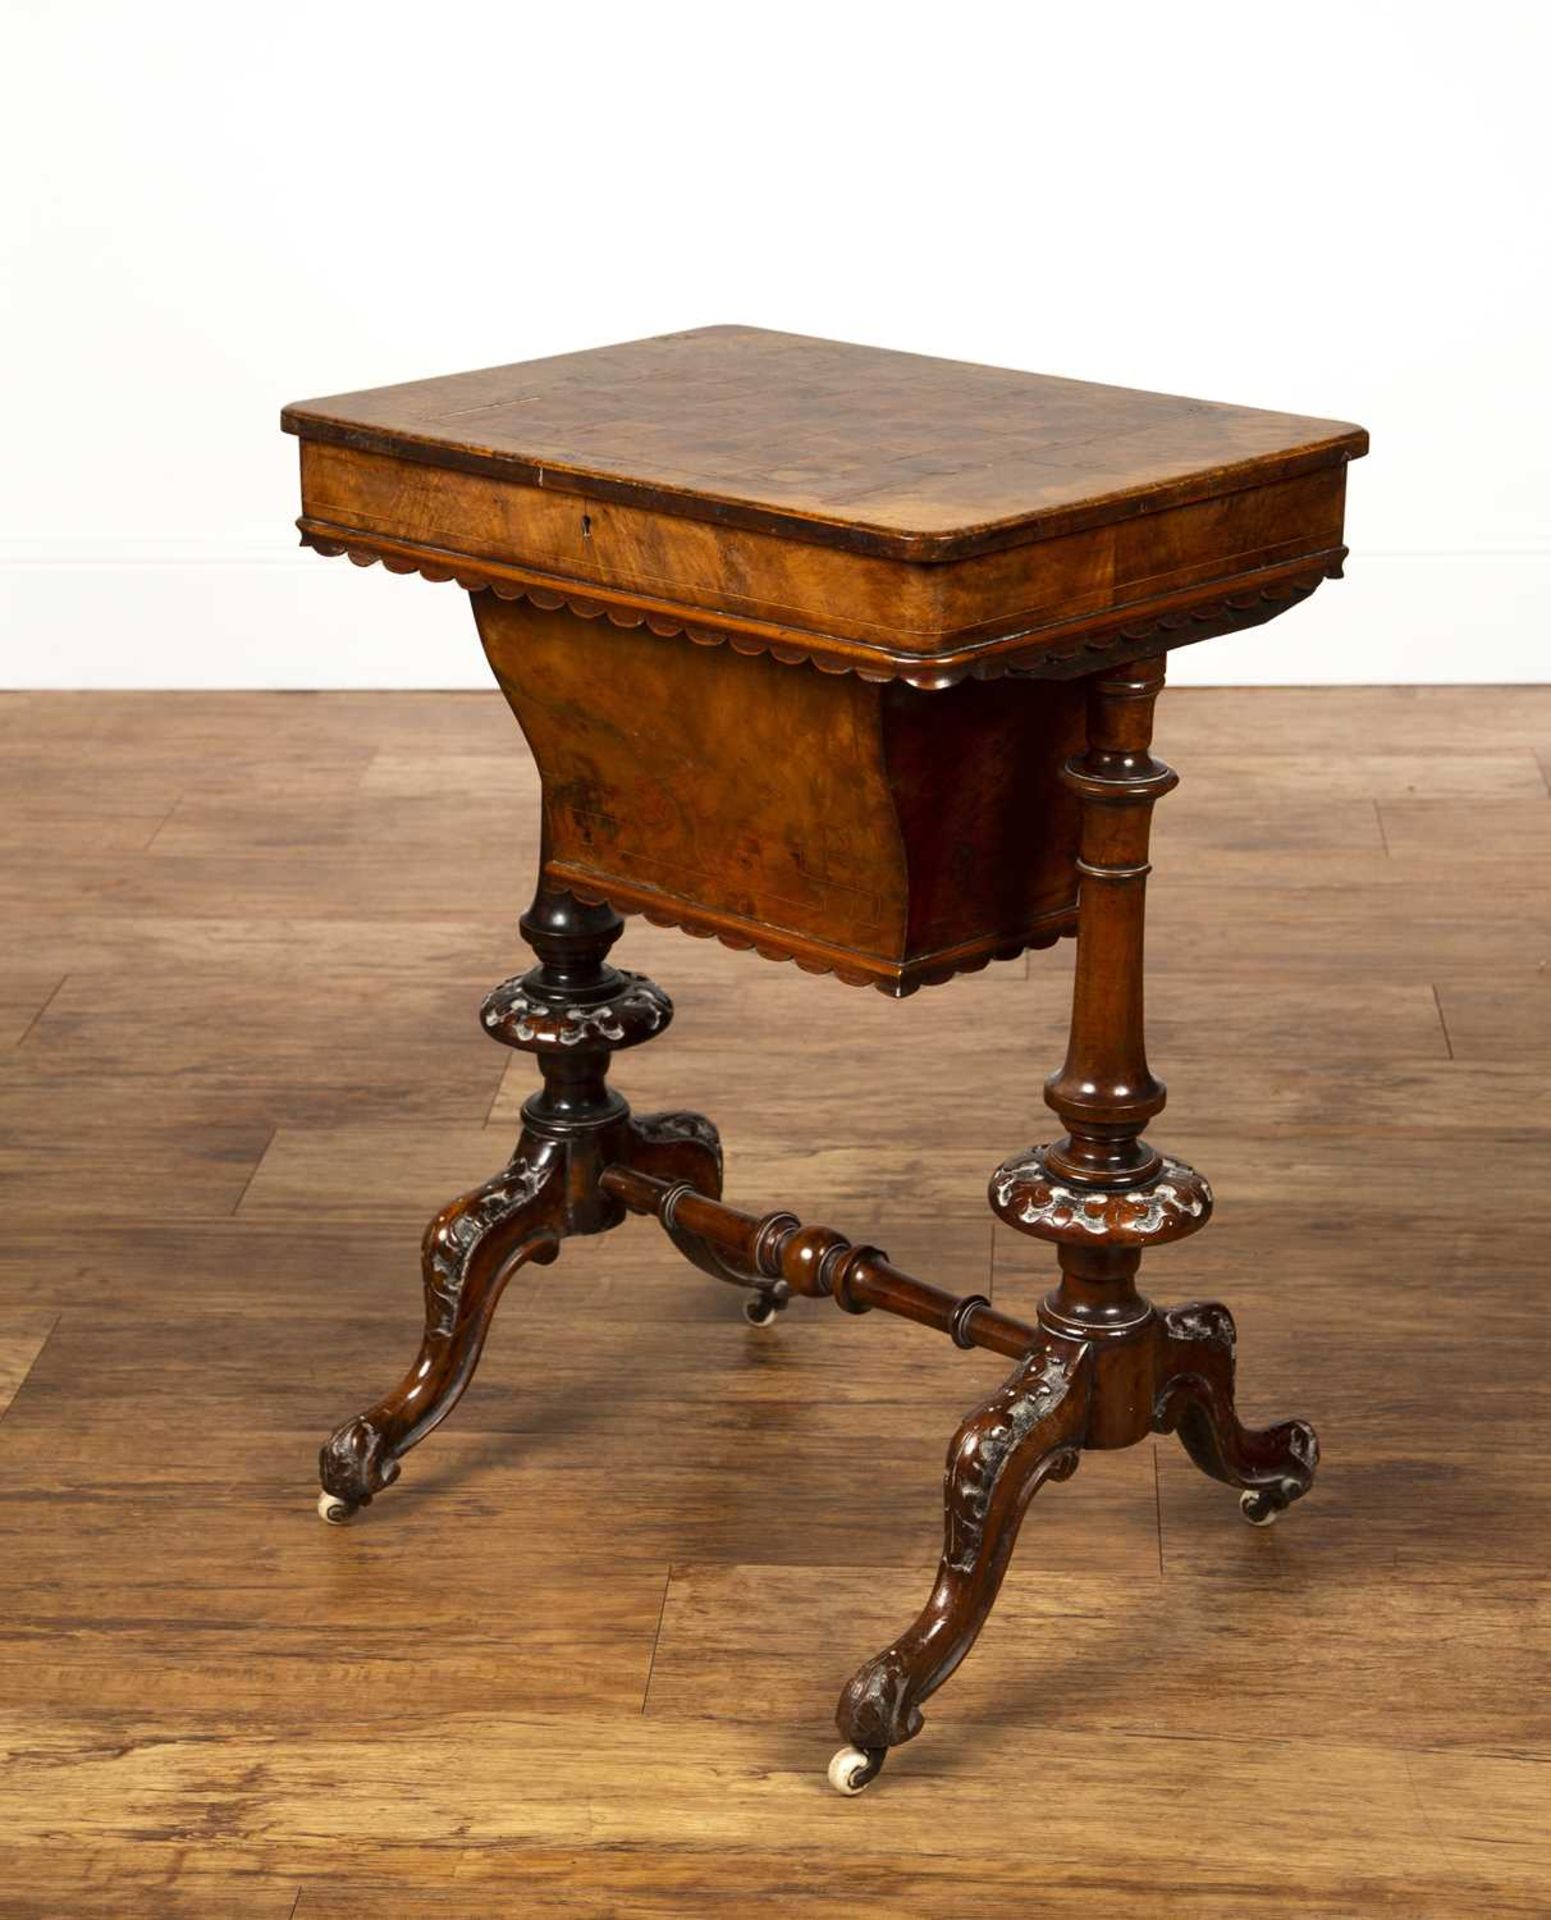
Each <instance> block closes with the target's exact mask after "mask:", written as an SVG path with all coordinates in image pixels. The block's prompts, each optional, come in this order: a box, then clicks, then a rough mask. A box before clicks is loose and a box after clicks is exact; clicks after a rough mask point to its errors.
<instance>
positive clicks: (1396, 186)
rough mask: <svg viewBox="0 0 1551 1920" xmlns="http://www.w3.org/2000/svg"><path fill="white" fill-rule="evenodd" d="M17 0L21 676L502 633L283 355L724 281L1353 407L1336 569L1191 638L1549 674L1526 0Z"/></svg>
mask: <svg viewBox="0 0 1551 1920" xmlns="http://www.w3.org/2000/svg"><path fill="white" fill-rule="evenodd" d="M0 19H3V21H4V45H3V47H0V69H3V78H0V89H3V98H0V164H3V168H4V179H5V182H6V187H5V193H4V197H3V204H0V248H3V257H0V367H3V369H4V379H5V381H6V385H7V391H6V395H5V402H4V428H5V441H6V456H7V457H6V460H5V463H4V477H3V522H0V542H3V544H0V620H3V625H0V648H3V658H0V683H3V684H8V685H12V686H121V687H124V686H287V687H295V686H334V687H338V686H385V687H391V686H449V687H450V686H483V685H486V684H488V682H487V680H486V671H485V667H484V663H483V660H482V658H481V656H480V654H479V650H478V646H477V643H476V640H475V636H474V630H473V622H472V621H471V620H470V618H469V617H468V612H467V609H466V608H465V607H464V606H463V605H462V604H461V597H460V596H459V595H458V594H457V591H456V589H454V588H451V587H431V586H428V585H426V584H425V583H424V582H422V581H418V580H405V579H395V578H391V577H388V576H386V575H384V574H383V573H382V572H381V570H380V569H377V570H373V571H372V572H370V573H359V572H357V571H356V570H355V569H354V568H351V567H349V566H347V565H346V564H345V563H344V562H342V561H332V562H324V561H320V560H318V559H316V558H314V557H312V556H310V555H303V554H301V553H299V552H297V551H296V550H295V548H294V544H293V543H294V534H293V533H292V530H291V520H292V517H293V516H294V514H295V513H296V511H297V504H296V499H295V492H296V480H295V458H296V455H295V442H294V441H292V440H290V439H288V438H282V436H281V435H280V433H279V431H278V429H277V426H276V415H277V413H278V410H279V408H280V405H281V403H282V402H284V401H287V400H292V399H300V398H304V397H308V396H311V395H316V394H324V393H331V392H337V391H340V390H342V389H346V388H353V387H363V386H371V385H376V384H378V383H382V382H386V381H393V380H400V379H411V378H416V377H419V376H422V375H427V374H437V373H446V372H453V371H456V370H458V369H460V368H464V367H476V366H486V365H490V364H492V363H495V362H500V361H505V360H519V359H527V358H531V357H533V356H535V355H539V354H546V353H555V352H562V351H566V350H568V349H571V348H575V347H581V346H590V345H596V344H602V343H604V342H607V341H611V340H621V339H629V338H632V337H635V336H637V335H641V334H648V333H660V332H665V331H668V330H670V329H674V328H679V327H687V326H695V325H701V324H705V323H709V322H713V321H725V320H736V321H744V322H750V323H757V324H761V325H766V326H773V327H781V328H787V329H790V330H792V331H796V332H804V333H819V334H828V335H831V336H834V337H836V338H840V339H848V340H858V341H865V342H870V343H875V344H879V345H885V346H898V347H906V348H910V349H914V350H916V351H920V352H925V353H940V354H947V355H951V356H954V357H957V358H963V359H972V360H984V361H990V362H995V363H998V364H1002V365H1006V366H1016V367H1026V368H1034V369H1037V370H1039V371H1043V372H1052V373H1062V374H1068V375H1074V376H1077V377H1082V378H1089V379H1095V380H1103V381H1113V382H1118V383H1120V384H1124V385H1131V386H1143V387H1156V388H1160V389H1164V390H1167V391H1172V392H1177V393H1187V394H1195V395H1203V396H1205V397H1207V398H1211V399H1220V400H1237V401H1245V402H1248V403H1251V404H1255V405H1264V406H1271V407H1279V408H1287V409H1290V410H1293V411H1299V412H1305V413H1313V414H1324V415H1332V416H1335V417H1337V418H1342V419H1350V420H1357V421H1360V422H1361V423H1362V424H1363V425H1365V426H1367V427H1368V428H1370V429H1371V431H1372V434H1373V442H1374V451H1373V453H1372V454H1371V455H1370V457H1369V458H1368V459H1367V460H1365V461H1363V462H1361V463H1360V464H1358V465H1357V466H1355V467H1354V468H1353V470H1352V484H1351V503H1350V516H1349V529H1350V531H1349V539H1350V541H1351V544H1352V548H1353V558H1352V561H1351V563H1350V565H1349V570H1348V571H1349V577H1348V580H1347V581H1346V583H1345V584H1343V585H1337V586H1333V587H1327V588H1326V589H1325V590H1324V591H1323V592H1321V593H1320V594H1319V595H1317V596H1316V597H1315V599H1314V600H1313V601H1311V602H1310V603H1309V605H1308V606H1306V607H1304V608H1301V609H1299V610H1298V611H1297V612H1295V613H1293V614H1292V615H1291V616H1290V617H1289V619H1288V620H1287V621H1285V622H1283V623H1281V624H1279V625H1278V626H1275V627H1271V628H1267V629H1264V630H1263V631H1261V632H1258V633H1250V634H1243V635H1238V636H1236V637H1234V638H1232V639H1228V640H1220V641H1215V642H1213V643H1212V644H1211V645H1210V646H1209V647H1206V648H1204V649H1201V650H1199V651H1191V650H1188V649H1187V650H1186V651H1185V652H1184V653H1183V654H1181V655H1180V656H1178V658H1177V670H1176V673H1175V678H1176V679H1179V680H1190V679H1197V680H1202V679H1210V680H1215V681H1235V682H1246V683H1248V682H1256V681H1282V680H1287V679H1291V678H1299V679H1303V680H1311V681H1377V680H1397V681H1445V680H1476V679H1479V680H1494V681H1505V680H1538V679H1545V678H1547V677H1551V676H1548V674H1547V669H1546V659H1547V654H1546V648H1545V645H1544V641H1543V634H1544V630H1545V613H1544V609H1545V608H1546V606H1547V605H1548V604H1551V593H1548V591H1547V588H1548V587H1551V573H1548V566H1551V533H1548V529H1551V392H1548V380H1547V347H1548V329H1547V316H1548V308H1551V302H1548V292H1551V246H1548V233H1547V203H1548V197H1551V196H1548V189H1551V139H1548V134H1547V127H1548V124H1551V115H1548V111H1547V107H1546V91H1547V82H1548V77H1551V7H1548V6H1546V5H1544V4H1510V3H1509V0H1476V4H1474V5H1473V6H1471V7H1469V8H1460V7H1457V6H1450V7H1447V8H1445V7H1443V6H1441V5H1435V4H1429V3H1428V0H1411V4H1400V0H1396V3H1395V4H1386V3H1385V0H1336V3H1334V4H1331V3H1329V0H1312V3H1311V0H1304V3H1303V4H1301V5H1299V6H1297V7H1260V6H1250V5H1246V4H1244V0H1231V3H1229V4H1216V3H1215V0H1212V3H1211V4H1193V3H1192V0H1181V4H1179V5H1176V6H1171V7H1162V6H1158V5H1157V4H1156V0H1147V3H1146V4H1137V5H1132V4H1109V5H1105V4H1099V3H1096V4H1093V5H1089V6H1086V7H1077V8H1073V7H1069V6H1067V5H1064V4H1063V5H1045V4H1021V5H1019V4H1000V5H982V6H974V5H959V6H956V7H951V8H949V7H936V6H934V7H926V6H914V5H911V4H908V0H904V3H902V0H896V3H895V4H890V5H874V4H851V5H847V4H844V0H827V3H826V4H823V5H814V4H810V3H809V0H782V4H781V5H780V6H778V7H775V8H745V7H739V6H737V5H736V4H731V3H730V0H719V4H716V5H701V4H684V3H682V0H681V3H679V4H674V3H673V0H659V3H658V4H640V3H639V0H638V3H637V4H633V5H622V4H615V3H613V0H586V4H577V5H574V6H570V7H566V6H559V7H556V6H552V5H546V6H544V7H543V8H538V7H531V6H528V5H525V4H521V0H508V3H507V4H460V3H459V0H449V3H448V4H444V5H442V6H440V7H427V6H425V5H424V4H419V5H402V4H396V3H387V4H385V3H384V0H378V3H377V4H375V5H370V6H368V5H360V4H353V3H350V0H334V4H330V5H322V4H319V3H318V0H308V3H307V4H305V5H303V4H300V3H299V0H286V3H285V4H271V5H270V6H267V7H262V8H259V7H252V6H249V7H246V8H240V9H239V8H234V7H223V6H219V5H210V4H208V0H204V3H203V4H199V5H182V4H157V0H140V3H139V4H120V5H112V4H103V3H102V0H96V3H95V4H94V3H92V0H74V3H73V4H71V5H68V6H66V5H60V4H57V0H56V3H55V4H46V0H31V3H28V0H0ZM1295 640H1296V643H1297V644H1296V646H1295V645H1294V644H1293V643H1294V641H1295Z"/></svg>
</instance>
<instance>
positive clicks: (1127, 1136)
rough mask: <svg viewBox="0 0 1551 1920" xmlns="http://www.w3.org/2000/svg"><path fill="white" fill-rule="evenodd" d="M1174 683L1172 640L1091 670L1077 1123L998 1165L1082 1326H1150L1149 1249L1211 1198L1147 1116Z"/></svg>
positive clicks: (1083, 773)
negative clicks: (1150, 975) (1150, 1127)
mask: <svg viewBox="0 0 1551 1920" xmlns="http://www.w3.org/2000/svg"><path fill="white" fill-rule="evenodd" d="M1162 687H1163V656H1162V655H1161V654H1157V655H1153V656H1152V657H1150V658H1148V659H1144V660H1136V661H1132V662H1131V663H1130V664H1129V665H1127V666H1124V667H1116V668H1111V669H1109V670H1107V671H1105V672H1102V673H1099V674H1096V675H1094V677H1093V678H1092V679H1091V680H1090V681H1089V682H1088V689H1087V745H1086V747H1085V749H1084V751H1083V752H1082V753H1080V754H1078V755H1077V756H1076V757H1075V758H1074V759H1072V760H1070V761H1068V763H1067V765H1066V767H1065V768H1064V769H1063V772H1062V779H1063V780H1064V781H1065V783H1066V785H1067V786H1068V787H1070V788H1071V789H1072V791H1073V792H1074V793H1075V794H1076V795H1077V796H1078V799H1079V801H1080V802H1081V806H1082V831H1081V838H1080V842H1079V851H1078V860H1077V867H1078V873H1079V876H1080V877H1079V882H1078V900H1077V961H1076V969H1075V975H1074V980H1073V987H1072V1024H1071V1032H1070V1036H1069V1039H1068V1042H1067V1050H1066V1060H1065V1063H1064V1064H1063V1065H1062V1067H1061V1069H1060V1071H1059V1072H1058V1073H1056V1074H1054V1075H1052V1076H1051V1078H1050V1080H1049V1081H1048V1082H1047V1084H1046V1087H1045V1100H1046V1103H1047V1105H1049V1106H1050V1107H1051V1108H1052V1109H1053V1110H1054V1112H1055V1114H1056V1116H1057V1117H1058V1118H1059V1119H1060V1120H1061V1122H1062V1123H1063V1125H1064V1126H1065V1127H1066V1132H1065V1133H1064V1134H1063V1135H1062V1136H1061V1138H1060V1139H1058V1140H1056V1141H1054V1142H1053V1143H1051V1144H1050V1145H1047V1146H1039V1147H1033V1148H1030V1149H1029V1151H1028V1152H1027V1153H1025V1154H1022V1155H1020V1156H1019V1157H1018V1158H1016V1159H1014V1160H1010V1161H1007V1162H1006V1163H1005V1164H1004V1165H1002V1166H1001V1167H999V1168H998V1169H997V1171H996V1173H995V1174H994V1175H993V1176H992V1179H991V1205H992V1207H993V1208H994V1210H995V1211H996V1212H997V1213H998V1214H999V1215H1000V1216H1001V1218H1002V1219H1004V1220H1005V1221H1006V1222H1007V1223H1008V1225H1009V1226H1012V1227H1016V1228H1017V1229H1018V1230H1019V1231H1020V1232H1022V1233H1029V1234H1032V1235H1034V1236H1035V1237H1036V1238H1038V1239H1043V1240H1050V1241H1053V1242H1054V1243H1055V1244H1056V1246H1057V1248H1058V1259H1059V1262H1060V1268H1061V1279H1060V1282H1059V1284H1058V1285H1057V1287H1056V1288H1055V1290H1054V1292H1053V1293H1051V1294H1050V1296H1049V1298H1048V1299H1047V1300H1046V1301H1045V1303H1044V1306H1043V1307H1042V1308H1041V1315H1040V1317H1041V1322H1042V1324H1043V1325H1045V1326H1046V1327H1047V1328H1049V1329H1050V1330H1051V1331H1052V1332H1055V1333H1063V1334H1067V1335H1073V1336H1088V1337H1091V1336H1094V1335H1109V1336H1115V1335H1123V1334H1125V1333H1127V1332H1131V1331H1139V1330H1140V1329H1141V1328H1142V1327H1143V1326H1145V1325H1146V1323H1147V1321H1148V1318H1149V1316H1150V1313H1151V1309H1150V1308H1149V1307H1148V1305H1147V1302H1146V1301H1145V1300H1144V1299H1143V1298H1142V1295H1141V1294H1140V1293H1139V1292H1138V1290H1137V1285H1136V1275H1137V1269H1138V1267H1139V1265H1140V1261H1141V1251H1142V1249H1143V1248H1145V1247H1148V1246H1156V1245H1159V1244H1161V1243H1162V1242H1164V1241H1168V1240H1177V1239H1181V1238H1183V1236H1184V1235H1186V1234H1189V1233H1194V1232H1196V1231H1197V1230H1198V1229H1199V1228H1201V1227H1203V1226H1205V1225H1206V1222H1207V1219H1208V1217H1209V1215H1210V1213H1211V1207H1212V1195H1211V1189H1210V1188H1209V1187H1208V1186H1207V1184H1206V1181H1205V1180H1204V1179H1202V1177H1201V1176H1200V1174H1198V1173H1196V1172H1195V1170H1194V1169H1193V1168H1191V1167H1187V1166H1186V1165H1185V1164H1184V1163H1183V1162H1182V1161H1178V1160H1171V1159H1168V1158H1167V1157H1165V1155H1163V1154H1162V1153H1160V1152H1159V1151H1158V1149H1157V1148H1156V1147H1154V1146H1152V1145H1151V1144H1150V1142H1149V1141H1148V1140H1147V1139H1146V1138H1145V1137H1144V1131H1143V1130H1144V1129H1145V1127H1146V1126H1147V1123H1148V1122H1149V1121H1150V1120H1152V1119H1153V1118H1155V1117H1156V1115H1158V1114H1159V1113H1161V1112H1162V1111H1163V1106H1164V1102H1165V1100H1166V1099H1167V1097H1168V1094H1167V1089H1166V1088H1165V1086H1164V1084H1163V1082H1162V1081H1161V1080H1160V1079H1158V1078H1157V1076H1156V1075H1155V1074H1154V1073H1153V1072H1152V1070H1151V1068H1150V1067H1149V1066H1148V1064H1147V1045H1146V1038H1145V1032H1144V1002H1143V945H1144V926H1145V919H1146V906H1147V876H1148V874H1149V873H1150V872H1151V871H1152V867H1151V862H1150V861H1149V859H1148V852H1149V841H1150V837H1151V829H1152V810H1153V807H1154V806H1155V805H1156V804H1157V802H1158V801H1159V800H1160V799H1162V797H1163V796H1164V794H1166V793H1168V792H1170V791H1171V790H1172V789H1173V788H1174V787H1175V786H1176V785H1177V784H1178V780H1179V776H1178V775H1177V774H1176V773H1175V772H1174V770H1173V768H1172V767H1169V766H1165V764H1164V763H1163V762H1162V761H1161V760H1159V759H1157V758H1155V757H1154V755H1153V753H1152V751H1151V748H1152V726H1153V707H1154V704H1155V703H1156V701H1157V698H1158V694H1159V692H1160V691H1161V690H1162ZM1133 1437H1134V1436H1133Z"/></svg>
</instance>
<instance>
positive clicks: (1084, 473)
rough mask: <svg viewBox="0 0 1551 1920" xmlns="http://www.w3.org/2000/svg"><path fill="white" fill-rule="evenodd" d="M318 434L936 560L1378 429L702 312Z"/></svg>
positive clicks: (1284, 465) (1109, 514)
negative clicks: (662, 330)
mask: <svg viewBox="0 0 1551 1920" xmlns="http://www.w3.org/2000/svg"><path fill="white" fill-rule="evenodd" d="M282 423H283V425H284V426H285V427H286V428H287V429H288V430H289V431H291V432H293V433H299V434H301V435H302V436H303V437H304V438H306V439H309V440H315V441H321V442H324V443H332V444H334V445H338V446H344V447H350V448H356V449H360V450H363V451H368V452H375V453H379V454H387V455H393V456H396V457H398V458H400V459H411V460H418V461H424V462H429V463H430V464H433V465H438V466H445V467H452V468H459V469H462V470H464V471H468V472H474V473H485V474H491V475H495V476H497V477H500V478H503V479H506V480H511V481H518V482H521V483H524V484H527V485H539V486H543V485H545V484H553V485H557V486H560V487H570V488H572V489H573V490H576V491H580V492H585V493H587V494H589V495H592V496H594V497H596V498H601V499H612V500H618V501H621V502H625V503H628V504H632V505H637V506H642V507H647V508H651V509H654V510H656V511H659V512H662V511H667V512H673V513H677V514H683V515H687V516H689V517H691V518H703V519H707V520H711V521H714V522H716V523H718V524H721V525H726V526H734V527H737V526H742V527H748V528H752V529H756V530H760V531H765V532H771V533H781V534H785V535H787V536H788V537H793V538H796V539H800V540H808V541H814V542H818V543H820V544H823V545H829V546H836V547H841V548H844V549H848V550H851V551H854V552H861V553H871V554H880V555H887V556H890V557H893V558H896V559H902V560H910V561H916V562H933V561H946V560H953V559H962V558H965V557H968V556H970V555H974V554H979V553H986V552H992V551H995V550H997V549H1001V548H1007V547H1016V546H1021V545H1024V544H1026V543H1028V542H1031V541H1036V540H1043V539H1047V538H1050V537H1052V536H1054V535H1057V534H1061V533H1070V532H1073V531H1076V530H1078V529H1081V528H1090V527H1096V526H1102V525H1104V524H1106V523H1108V522H1112V521H1116V520H1122V519H1125V518H1127V517H1129V516H1131V515H1134V514H1136V513H1139V512H1149V511H1156V510H1157V509H1159V508H1160V507H1163V506H1169V505H1181V504H1185V503H1188V502H1193V501H1201V500H1207V499H1211V498H1213V497H1215V496H1218V495H1222V494H1231V493H1235V492H1239V491H1241V490H1243V489H1244V488H1246V487H1249V486H1261V485H1265V484H1267V483H1270V482H1273V481H1277V480H1281V479H1285V478H1288V477H1290V476H1293V475H1296V474H1303V473H1309V472H1312V471H1315V470H1317V469H1319V468H1322V467H1330V466H1335V465H1339V464H1341V463H1344V462H1345V461H1347V460H1350V459H1353V458H1356V457H1357V456H1359V455H1360V454H1362V453H1364V452H1365V451H1366V450H1367V445H1368V438H1367V435H1366V434H1365V433H1364V432H1363V430H1362V429H1361V428H1360V427H1354V426H1350V425H1347V424H1345V423H1343V422H1341V421H1335V420H1319V419H1309V418H1305V417H1303V416H1301V415H1298V414H1288V413H1269V412H1264V411H1262V410H1260V409H1258V408H1254V407H1240V406H1226V405H1221V404H1218V403H1216V402H1212V401H1207V400H1190V399H1182V398H1179V397H1177V396H1175V395H1172V394H1160V393H1144V392H1139V391H1134V390H1132V389H1130V388H1127V387H1108V386H1096V385H1093V384H1091V383H1089V382H1086V381H1081V380H1063V379H1055V378H1052V377H1051V376H1049V375H1046V374H1036V373H1017V372H1012V371H1009V370H1007V369H1005V368H1000V367H985V366H976V365H971V364H968V363H966V362H963V361H957V360H938V359H930V358H927V357H926V356H924V355H921V354H913V353H894V352H888V351H885V350H883V349H880V348H876V347H861V346H849V345H846V344H844V343H842V342H839V341H833V340H816V339H809V338H806V337H804V336H802V335H799V334H789V333H774V332H769V331H767V330H765V329H764V328H760V327H737V326H724V327H700V328H696V329H694V330H692V331H690V332H686V333H673V334H665V335H663V336H661V337H660V338H657V339H651V340H634V341H629V342H627V343H625V344H623V345H620V346H612V347H600V348H596V349H594V350H592V351H590V352H584V353H567V354H560V355H557V356H556V357H554V358H552V359H547V360H530V361H523V362H519V363H518V364H516V365H514V366H508V367H492V368H488V369H485V370H484V371H480V372H472V373H459V374H453V375H450V376H449V377H447V378H444V379H437V380H419V381H411V382H410V383H408V384H407V385H403V386H392V387H378V388H374V389H371V390H368V391H366V392H362V393H351V394H341V395H337V396H335V397H334V398H331V399H323V400H309V401H302V402H298V403H297V404H296V405H294V406H291V407H288V408H287V409H286V410H285V413H284V415H283V421H282Z"/></svg>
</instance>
